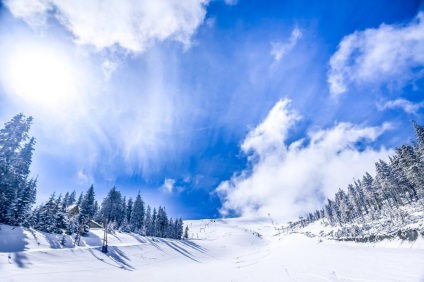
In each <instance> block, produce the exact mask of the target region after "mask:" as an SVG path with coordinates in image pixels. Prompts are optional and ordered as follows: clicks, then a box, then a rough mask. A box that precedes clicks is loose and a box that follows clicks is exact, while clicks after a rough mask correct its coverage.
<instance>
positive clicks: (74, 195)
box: [68, 190, 82, 206]
mask: <svg viewBox="0 0 424 282" xmlns="http://www.w3.org/2000/svg"><path fill="white" fill-rule="evenodd" d="M76 198H77V193H76V192H75V190H74V191H72V193H71V194H70V195H69V200H68V206H70V205H73V204H75V203H76V201H77V200H76ZM81 201H82V198H81Z"/></svg>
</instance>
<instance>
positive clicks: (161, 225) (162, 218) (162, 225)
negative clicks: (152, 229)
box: [157, 206, 168, 238]
mask: <svg viewBox="0 0 424 282" xmlns="http://www.w3.org/2000/svg"><path fill="white" fill-rule="evenodd" d="M167 229H168V216H167V215H166V211H165V208H162V207H161V206H159V209H158V215H157V231H158V236H159V237H162V238H163V237H165V236H166V231H167Z"/></svg>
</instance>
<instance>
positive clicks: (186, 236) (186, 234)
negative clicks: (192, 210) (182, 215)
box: [184, 225, 188, 239]
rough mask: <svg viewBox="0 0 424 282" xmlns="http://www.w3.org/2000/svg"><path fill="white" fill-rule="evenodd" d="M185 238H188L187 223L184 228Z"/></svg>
mask: <svg viewBox="0 0 424 282" xmlns="http://www.w3.org/2000/svg"><path fill="white" fill-rule="evenodd" d="M184 239H188V225H186V228H185V230H184Z"/></svg>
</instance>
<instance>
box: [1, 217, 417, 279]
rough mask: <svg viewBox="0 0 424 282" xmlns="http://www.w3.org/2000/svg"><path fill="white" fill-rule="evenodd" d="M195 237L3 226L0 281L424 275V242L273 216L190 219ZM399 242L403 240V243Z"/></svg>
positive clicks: (342, 277) (372, 277) (386, 277)
mask: <svg viewBox="0 0 424 282" xmlns="http://www.w3.org/2000/svg"><path fill="white" fill-rule="evenodd" d="M186 224H188V226H189V228H190V232H189V233H190V234H189V235H190V239H189V240H184V241H176V240H171V239H159V238H150V237H142V236H138V235H130V234H125V233H117V234H115V235H109V253H107V254H103V253H102V252H101V251H100V248H99V246H100V245H101V238H102V235H103V234H102V231H101V230H92V231H91V232H90V234H89V236H88V237H85V238H83V243H84V246H80V247H73V244H72V238H71V237H69V236H68V237H65V247H62V245H61V244H60V241H61V240H62V239H63V238H62V236H59V235H46V234H43V233H40V232H37V231H31V230H24V229H21V228H14V229H13V230H12V227H10V226H5V225H2V226H1V231H0V281H99V280H100V279H101V280H102V281H185V282H186V281H228V282H230V281H424V267H423V266H424V244H422V238H419V240H420V241H417V242H414V243H410V242H405V243H401V242H399V241H397V242H391V244H389V243H387V244H384V242H380V243H378V244H370V243H368V244H357V243H345V242H334V241H329V240H324V241H323V242H319V240H318V238H316V237H315V238H309V237H307V236H304V235H302V234H290V235H283V234H281V235H276V231H275V229H274V227H273V225H272V224H271V221H270V220H269V219H267V218H264V219H252V220H250V219H227V220H197V221H186ZM399 245H401V246H402V247H399Z"/></svg>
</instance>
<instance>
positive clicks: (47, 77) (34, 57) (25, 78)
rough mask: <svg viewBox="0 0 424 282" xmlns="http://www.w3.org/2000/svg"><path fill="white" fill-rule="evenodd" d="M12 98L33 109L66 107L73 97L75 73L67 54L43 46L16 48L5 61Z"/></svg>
mask: <svg viewBox="0 0 424 282" xmlns="http://www.w3.org/2000/svg"><path fill="white" fill-rule="evenodd" d="M8 69H9V71H8V73H9V84H10V87H11V90H12V95H14V96H15V98H19V99H21V100H24V101H25V102H27V103H31V104H32V105H34V106H43V107H48V108H49V109H54V108H58V109H59V108H62V107H63V106H66V105H67V104H68V103H69V102H70V101H71V99H72V98H73V96H74V95H75V92H76V91H75V74H76V73H75V70H74V68H73V65H72V61H71V60H70V59H69V58H68V57H67V55H66V54H65V53H64V52H62V51H60V50H57V49H53V48H47V47H43V46H37V47H34V46H29V47H24V48H19V49H17V50H15V52H13V55H12V56H11V57H10V58H9V65H8Z"/></svg>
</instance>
